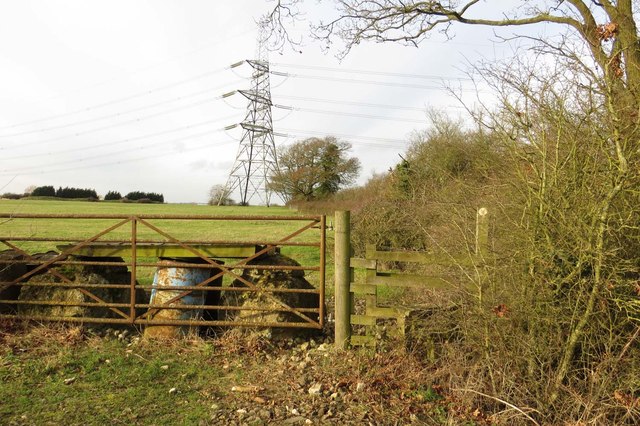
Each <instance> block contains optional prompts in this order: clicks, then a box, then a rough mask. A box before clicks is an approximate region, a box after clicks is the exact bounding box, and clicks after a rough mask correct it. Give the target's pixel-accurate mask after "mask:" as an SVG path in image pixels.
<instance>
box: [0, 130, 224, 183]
mask: <svg viewBox="0 0 640 426" xmlns="http://www.w3.org/2000/svg"><path fill="white" fill-rule="evenodd" d="M220 131H224V128H222V129H216V130H213V131H211V130H210V131H206V132H200V133H197V134H194V135H189V136H183V137H180V138H175V139H171V140H168V141H164V142H153V143H152V144H147V145H141V146H137V147H127V148H125V149H121V150H118V151H109V152H108V153H103V154H97V155H92V156H87V157H76V158H71V159H69V160H65V161H58V162H54V163H48V164H47V166H60V165H63V164H72V163H77V162H83V161H87V160H94V159H97V158H104V157H111V156H114V155H120V154H125V153H129V152H133V151H138V150H141V149H149V148H156V147H158V146H163V145H168V144H172V143H176V142H182V141H185V140H190V139H197V138H199V137H202V136H208V135H211V134H214V133H218V132H220ZM41 168H42V166H41V165H37V166H30V167H22V168H19V169H8V170H7V169H0V171H1V172H3V173H7V172H26V171H29V170H38V169H41Z"/></svg>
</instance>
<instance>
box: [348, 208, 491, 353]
mask: <svg viewBox="0 0 640 426" xmlns="http://www.w3.org/2000/svg"><path fill="white" fill-rule="evenodd" d="M349 220H350V216H349V212H336V216H335V226H336V228H335V229H336V243H335V244H336V245H335V265H336V269H335V271H336V272H335V300H336V308H335V314H336V319H335V321H336V324H335V329H336V331H335V333H336V334H335V336H336V339H335V341H336V347H337V348H340V349H346V348H347V347H348V346H349V345H365V346H375V344H376V327H377V326H378V325H379V324H380V323H381V322H385V323H386V324H387V325H390V326H391V328H392V330H391V333H390V334H396V335H400V336H402V335H403V334H404V330H405V327H406V324H405V320H406V318H407V316H408V315H409V314H410V313H411V312H412V310H413V309H412V308H411V307H404V306H386V305H381V303H380V297H379V296H380V290H381V288H413V289H431V290H439V289H443V290H444V289H447V288H451V283H450V281H449V280H447V279H446V278H445V277H444V276H442V275H437V274H434V275H418V274H407V273H401V272H394V271H387V270H384V269H383V268H381V266H382V265H383V263H388V262H400V263H417V264H422V265H445V266H456V267H463V268H464V267H474V266H477V265H480V264H482V263H483V262H484V258H485V256H486V254H487V252H488V250H487V248H488V243H489V214H488V210H487V209H486V208H481V209H478V212H477V220H476V229H475V247H474V251H473V252H472V253H459V254H455V255H452V254H451V253H446V252H422V251H398V250H380V249H378V248H377V247H375V246H373V245H368V246H367V247H366V251H365V257H364V258H355V257H351V254H352V252H351V245H350V237H349V230H350V223H349ZM355 269H362V270H364V276H365V279H364V282H362V283H361V282H355V279H354V277H355V272H354V270H355ZM356 299H364V313H361V314H355V312H354V305H355V300H356ZM354 326H357V327H354ZM354 328H358V329H359V330H360V331H361V332H360V333H359V334H354ZM362 332H364V333H362Z"/></svg>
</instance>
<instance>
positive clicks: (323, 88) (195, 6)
mask: <svg viewBox="0 0 640 426" xmlns="http://www.w3.org/2000/svg"><path fill="white" fill-rule="evenodd" d="M308 3H309V4H310V5H312V6H313V7H314V8H315V9H313V10H310V11H309V12H308V16H309V18H312V19H313V18H314V15H313V14H314V13H322V8H325V11H327V10H328V9H326V8H328V7H330V3H331V2H328V1H325V2H323V3H322V4H321V5H320V6H318V5H317V4H316V2H315V1H310V2H308ZM272 6H273V4H272V3H270V2H267V1H264V0H262V1H258V0H255V1H251V0H239V1H233V2H231V1H210V0H209V1H207V0H182V1H178V0H173V1H171V0H153V1H151V0H147V1H141V0H126V1H124V0H110V1H95V0H55V1H52V0H47V1H45V0H21V1H7V0H4V1H0V77H1V78H0V188H2V189H1V190H0V193H4V192H18V193H21V192H22V191H24V189H25V188H27V187H28V186H31V185H36V186H40V185H53V186H55V187H58V186H63V187H64V186H72V187H82V188H86V187H88V188H95V189H96V190H97V192H98V194H100V195H104V194H105V193H106V192H107V191H109V190H115V191H120V192H121V193H122V194H123V195H124V194H125V193H127V192H129V191H134V190H140V191H145V192H159V193H163V194H164V195H165V199H166V200H167V201H168V202H206V200H207V192H208V189H209V187H211V186H212V185H214V184H223V183H225V182H226V178H227V175H228V173H229V171H230V168H231V166H232V164H233V161H234V159H235V156H236V151H237V148H238V141H239V138H240V136H241V134H240V129H238V128H236V129H233V130H229V131H224V130H223V129H224V128H225V127H227V126H230V125H233V124H237V123H239V122H241V121H242V119H243V118H244V114H245V109H246V99H244V98H243V97H242V96H240V95H234V96H231V97H227V98H224V99H220V96H221V95H222V94H224V93H228V92H230V91H233V90H238V89H246V88H248V87H249V83H250V80H249V77H250V74H251V68H250V67H249V66H248V65H246V64H245V65H242V66H239V67H235V68H233V69H230V68H229V66H230V65H231V64H234V63H237V62H238V61H241V60H245V59H252V58H254V56H255V52H256V42H257V38H258V31H257V26H256V23H255V22H256V20H257V19H258V18H259V17H260V16H261V15H262V14H263V13H265V12H266V11H267V10H268V9H269V8H270V7H272ZM485 7H487V11H489V10H490V7H489V6H485ZM318 8H320V9H318ZM304 25H305V24H300V25H299V26H298V28H297V30H294V35H295V34H303V33H305V32H306V31H305V26H304ZM296 31H299V33H296ZM455 33H456V37H455V38H454V39H453V40H451V41H448V42H446V41H445V40H444V38H443V37H441V36H438V35H436V36H434V37H433V38H432V39H431V40H429V41H427V42H425V43H423V44H421V45H420V48H419V49H415V48H408V47H402V46H398V45H391V44H366V43H365V44H362V45H360V46H358V47H356V48H355V49H354V50H353V51H352V52H351V53H350V54H349V56H347V57H346V58H345V59H344V60H343V61H342V62H339V61H338V60H337V59H336V58H335V57H334V54H335V53H336V52H329V53H328V54H324V53H322V52H321V50H320V47H319V46H318V45H317V44H313V43H310V42H309V43H308V44H306V45H305V46H303V47H302V53H296V52H294V51H292V50H290V49H286V50H285V51H284V52H282V53H272V54H271V55H270V62H271V69H272V71H279V72H283V73H288V74H290V76H289V77H286V78H285V77H281V76H275V75H274V76H272V77H271V86H272V93H271V95H272V99H273V102H274V103H276V104H279V105H285V106H289V107H293V108H294V110H293V111H288V110H283V109H274V110H273V116H274V123H273V125H274V129H275V131H276V132H279V133H282V134H287V135H289V136H288V137H277V138H276V147H279V146H284V145H287V144H290V143H293V142H294V141H296V140H300V139H304V138H306V137H310V136H320V137H322V136H326V135H335V136H337V137H339V138H340V139H343V140H346V141H349V142H351V143H352V144H353V154H354V155H356V156H357V157H359V158H360V160H361V163H362V166H363V168H362V176H361V179H360V182H363V181H365V180H366V179H367V178H368V177H370V176H371V175H372V173H374V172H383V171H385V170H387V169H388V168H389V167H390V166H392V165H394V164H395V163H396V162H397V161H398V159H399V157H398V154H401V153H403V152H404V151H405V149H406V147H407V145H408V143H409V140H410V137H411V134H412V133H413V132H415V131H419V130H423V129H425V128H426V127H427V120H426V113H425V111H426V110H427V108H438V109H443V110H445V111H447V112H448V113H449V114H451V115H453V116H456V115H461V114H463V112H464V110H463V109H462V108H461V106H460V105H459V104H458V102H457V101H456V100H455V99H454V98H452V97H451V96H450V95H449V94H448V92H447V90H446V89H445V86H447V85H453V86H455V87H459V88H461V89H462V91H463V92H462V93H464V94H465V96H466V97H468V102H472V101H473V98H474V96H475V94H474V93H473V91H472V90H471V89H472V86H471V84H470V82H469V81H467V80H465V75H464V72H463V71H464V69H465V67H466V64H467V63H469V62H471V63H473V62H475V61H477V60H479V59H481V58H486V59H490V60H491V59H496V58H498V59H499V58H504V57H506V56H509V55H511V54H512V52H513V50H512V46H509V45H505V44H503V43H496V42H495V41H496V40H497V39H496V37H495V36H494V34H493V32H492V30H491V29H488V28H484V29H483V28H477V27H476V28H472V29H467V28H464V27H460V28H458V29H456V31H455ZM362 71H366V72H362ZM480 96H483V97H486V98H487V99H489V98H490V94H489V93H481V94H480ZM236 199H237V197H236Z"/></svg>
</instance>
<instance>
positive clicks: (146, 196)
mask: <svg viewBox="0 0 640 426" xmlns="http://www.w3.org/2000/svg"><path fill="white" fill-rule="evenodd" d="M104 199H105V201H110V200H111V201H113V200H123V201H124V200H128V201H138V202H141V203H142V202H156V203H164V195H162V194H157V193H155V192H142V191H133V192H129V193H128V194H127V195H125V196H124V197H122V195H120V193H119V192H118V191H109V192H107V195H105V196H104Z"/></svg>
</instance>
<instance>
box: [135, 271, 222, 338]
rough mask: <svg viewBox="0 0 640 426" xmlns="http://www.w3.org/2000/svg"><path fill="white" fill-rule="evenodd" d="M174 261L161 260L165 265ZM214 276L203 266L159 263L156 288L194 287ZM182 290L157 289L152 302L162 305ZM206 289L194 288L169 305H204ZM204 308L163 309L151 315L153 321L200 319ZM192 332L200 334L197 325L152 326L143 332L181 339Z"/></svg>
mask: <svg viewBox="0 0 640 426" xmlns="http://www.w3.org/2000/svg"><path fill="white" fill-rule="evenodd" d="M173 262H174V261H168V260H161V261H160V262H159V263H160V264H161V265H162V264H163V263H165V264H168V265H170V264H172V263H173ZM210 277H211V270H210V269H204V268H185V267H175V266H159V267H158V269H157V270H156V272H155V274H154V276H153V285H154V287H155V286H157V287H188V286H195V285H197V284H199V283H201V282H203V281H205V280H207V279H208V278H210ZM181 293H183V291H181V290H179V289H176V288H172V289H167V290H162V289H156V288H154V289H153V290H152V291H151V299H150V304H151V305H162V304H164V303H167V302H168V301H170V300H171V299H173V298H175V297H177V296H179V295H180V294H181ZM205 293H206V292H204V291H192V292H190V293H189V294H188V295H185V296H182V297H181V298H180V299H177V300H175V301H173V302H171V304H170V306H181V305H196V306H201V305H204V304H205V299H206V295H205ZM202 315H203V312H202V309H160V310H157V311H156V312H154V313H153V314H152V315H150V316H149V319H150V320H165V321H170V320H187V321H188V320H200V319H202ZM190 333H197V327H189V326H168V325H149V326H147V328H146V329H145V331H144V335H145V337H152V338H153V337H161V338H179V337H183V336H185V335H188V334H190Z"/></svg>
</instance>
